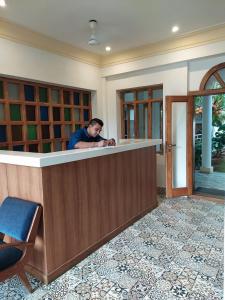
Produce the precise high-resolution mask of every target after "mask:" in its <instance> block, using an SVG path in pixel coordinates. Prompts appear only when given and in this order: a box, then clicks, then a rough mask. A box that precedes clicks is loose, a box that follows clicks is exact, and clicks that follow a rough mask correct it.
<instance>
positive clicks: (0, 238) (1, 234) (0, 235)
mask: <svg viewBox="0 0 225 300" xmlns="http://www.w3.org/2000/svg"><path fill="white" fill-rule="evenodd" d="M4 236H5V235H4V233H1V232H0V241H3V239H4Z"/></svg>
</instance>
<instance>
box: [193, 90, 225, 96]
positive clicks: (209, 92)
mask: <svg viewBox="0 0 225 300" xmlns="http://www.w3.org/2000/svg"><path fill="white" fill-rule="evenodd" d="M219 94H225V88H224V89H216V90H203V91H190V92H188V96H209V95H219Z"/></svg>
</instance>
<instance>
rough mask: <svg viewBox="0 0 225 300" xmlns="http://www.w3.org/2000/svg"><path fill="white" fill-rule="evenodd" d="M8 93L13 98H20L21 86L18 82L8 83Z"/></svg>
mask: <svg viewBox="0 0 225 300" xmlns="http://www.w3.org/2000/svg"><path fill="white" fill-rule="evenodd" d="M8 95H9V99H11V100H20V87H19V84H16V83H8Z"/></svg>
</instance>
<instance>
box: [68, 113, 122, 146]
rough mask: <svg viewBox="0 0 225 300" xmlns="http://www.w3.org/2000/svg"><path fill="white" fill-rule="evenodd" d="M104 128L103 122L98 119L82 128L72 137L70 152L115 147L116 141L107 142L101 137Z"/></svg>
mask: <svg viewBox="0 0 225 300" xmlns="http://www.w3.org/2000/svg"><path fill="white" fill-rule="evenodd" d="M102 127H103V122H102V120H100V119H97V118H94V119H92V120H91V121H90V122H89V124H88V127H84V128H81V129H79V130H77V131H76V132H74V133H73V134H72V135H71V137H70V141H69V145H68V150H72V149H84V148H93V147H105V146H115V145H116V143H115V140H114V139H110V140H106V139H104V138H103V137H101V136H100V135H99V134H100V132H101V131H102Z"/></svg>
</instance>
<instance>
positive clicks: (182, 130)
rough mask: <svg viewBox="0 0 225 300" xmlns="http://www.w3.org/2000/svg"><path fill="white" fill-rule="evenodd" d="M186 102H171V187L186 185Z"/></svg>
mask: <svg viewBox="0 0 225 300" xmlns="http://www.w3.org/2000/svg"><path fill="white" fill-rule="evenodd" d="M186 135H187V103H184V102H174V103H172V144H173V145H176V146H175V147H172V151H173V152H172V154H173V159H172V161H173V180H172V181H173V187H174V188H180V187H186V186H187V182H186V167H187V166H186V157H187V154H186V143H187V141H186Z"/></svg>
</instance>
